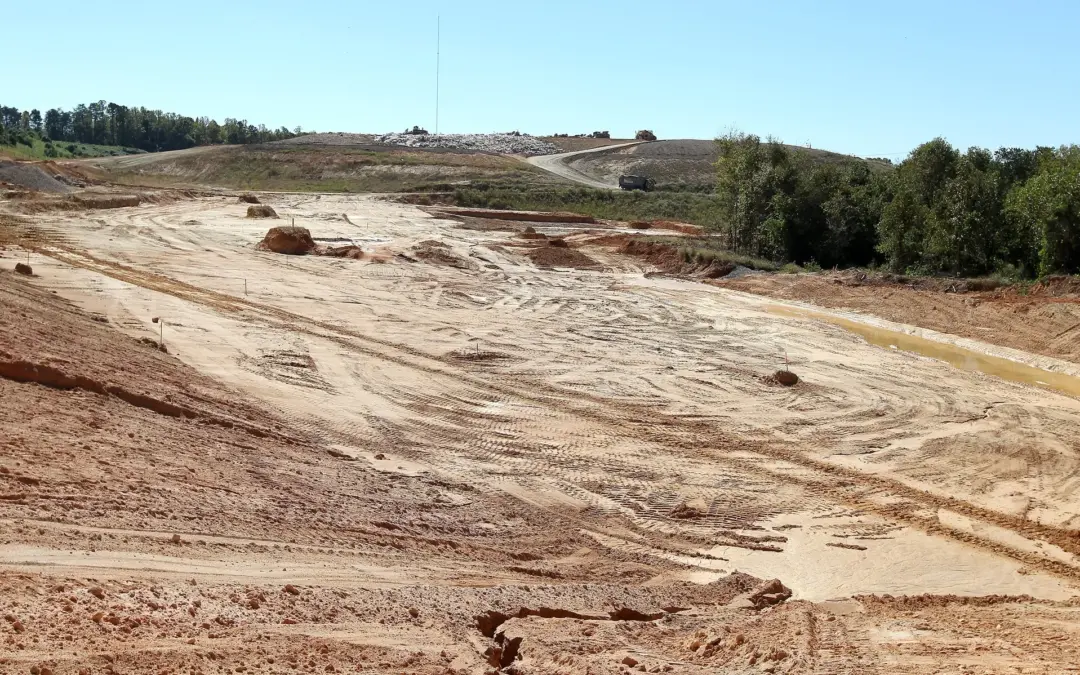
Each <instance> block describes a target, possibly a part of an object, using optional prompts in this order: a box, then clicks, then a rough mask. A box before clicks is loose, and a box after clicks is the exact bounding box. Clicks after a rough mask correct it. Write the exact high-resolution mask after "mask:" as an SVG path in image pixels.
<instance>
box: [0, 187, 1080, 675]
mask: <svg viewBox="0 0 1080 675" xmlns="http://www.w3.org/2000/svg"><path fill="white" fill-rule="evenodd" d="M258 198H259V200H260V201H261V202H263V203H266V204H268V205H270V206H272V207H273V208H274V209H275V211H277V212H278V213H279V214H280V215H281V217H282V219H287V220H288V221H289V222H291V221H292V219H294V218H295V219H296V222H297V225H298V226H303V227H307V228H308V229H310V231H311V233H312V236H313V239H314V241H316V242H327V243H328V242H333V243H336V244H353V245H357V246H361V247H362V248H363V250H364V251H365V257H364V259H363V260H349V259H337V258H326V257H314V256H303V257H294V256H283V255H278V254H274V253H269V252H261V251H257V250H256V249H255V245H256V244H257V242H258V241H259V240H260V239H261V237H262V236H263V234H264V233H265V226H263V225H259V226H257V227H256V226H255V225H253V224H252V223H251V221H249V220H248V219H246V218H245V217H244V213H245V211H246V206H247V205H246V204H244V203H240V202H238V201H237V199H236V196H235V195H225V196H206V197H199V198H191V199H185V200H179V201H171V202H169V203H162V204H144V205H141V206H138V207H131V208H119V209H111V210H108V211H102V212H93V213H81V212H67V211H65V212H59V213H49V214H43V215H33V216H26V217H24V218H22V219H20V220H5V221H4V223H3V224H0V244H2V245H5V246H9V247H12V248H11V250H7V251H2V252H0V253H2V255H0V267H2V268H4V269H5V270H7V269H10V267H12V266H13V265H14V263H15V261H16V260H18V261H22V260H23V259H24V253H23V251H21V250H18V249H16V248H14V244H15V243H17V242H20V241H21V242H31V243H32V244H33V245H34V246H35V247H36V251H35V252H34V253H33V254H32V259H31V263H32V264H33V267H34V272H35V274H36V275H37V276H35V277H32V278H23V277H16V276H15V275H14V274H13V273H10V272H7V271H5V272H4V273H3V274H0V305H2V306H3V307H4V309H5V311H4V312H2V313H0V352H2V353H0V361H2V362H3V364H4V365H3V372H4V373H5V375H4V376H3V377H0V402H2V405H0V415H2V418H0V424H2V428H4V429H5V435H4V436H2V437H0V443H2V446H0V450H2V453H0V513H2V516H0V617H3V618H4V620H3V621H2V622H0V645H2V648H0V672H13V673H27V672H30V669H31V668H32V667H36V668H38V673H39V675H40V674H41V673H43V672H46V671H45V668H47V669H48V671H49V672H53V673H61V674H64V675H67V674H69V673H72V674H73V673H78V672H79V671H80V670H86V669H89V670H90V671H91V672H93V673H98V672H110V671H112V672H119V673H127V674H130V673H160V672H162V671H168V672H174V673H176V672H183V673H200V672H201V673H207V674H209V673H217V672H225V671H232V672H234V673H236V672H240V673H247V672H261V673H286V672H288V673H292V672H340V671H347V672H356V671H358V670H360V671H361V672H376V673H387V674H389V673H401V672H412V673H432V674H434V673H447V672H449V673H487V672H491V671H501V672H505V673H534V674H541V673H543V674H546V673H552V672H563V673H574V674H578V675H585V673H593V674H596V673H612V674H614V673H624V672H627V671H628V670H635V671H638V672H641V671H642V670H644V671H645V672H675V673H694V674H698V673H700V674H704V673H715V672H860V673H864V672H869V673H897V672H900V673H930V672H938V671H940V670H942V669H948V668H953V669H955V668H956V667H957V665H958V664H959V665H963V666H964V667H965V668H971V669H973V670H975V671H976V672H1014V671H1015V670H1016V669H1020V670H1027V671H1029V672H1047V673H1053V672H1062V671H1063V670H1065V667H1066V665H1067V664H1072V663H1076V662H1077V659H1078V658H1080V653H1078V650H1080V641H1078V640H1077V639H1076V637H1077V635H1078V634H1080V629H1078V626H1080V622H1078V621H1077V614H1076V611H1077V600H1076V595H1077V588H1078V584H1080V559H1078V558H1077V556H1078V554H1080V537H1078V536H1077V532H1078V527H1080V521H1078V514H1077V509H1076V504H1077V490H1078V489H1080V486H1078V485H1077V484H1076V481H1075V480H1074V479H1073V477H1074V476H1075V475H1077V468H1076V467H1077V461H1078V460H1077V458H1078V456H1080V453H1078V451H1077V447H1076V441H1075V439H1076V437H1077V433H1076V432H1077V430H1078V428H1080V402H1078V401H1077V400H1076V399H1075V398H1073V397H1070V396H1067V395H1062V394H1058V393H1055V392H1053V391H1047V390H1044V389H1040V388H1037V387H1032V386H1025V385H1021V384H1017V383H1014V382H1009V381H1004V380H1000V379H997V378H993V377H990V376H987V375H983V374H981V373H975V372H966V371H961V370H957V369H955V368H952V367H951V366H948V365H947V364H945V363H942V362H940V361H937V360H933V359H927V358H922V357H918V356H915V355H912V354H907V353H903V352H899V351H895V350H889V349H881V348H878V347H875V346H873V345H871V344H867V343H866V342H864V341H863V340H861V339H860V338H858V337H857V336H854V335H852V334H850V333H848V332H846V331H843V330H841V329H839V328H837V327H835V326H831V325H829V324H827V323H822V322H819V321H814V320H808V319H796V318H792V317H789V316H782V315H777V314H776V313H774V312H773V311H772V306H773V305H775V304H776V303H775V301H769V300H765V299H763V298H760V297H756V296H753V295H748V294H743V293H735V292H732V291H729V290H725V289H718V288H714V287H710V286H708V285H704V284H700V283H689V282H685V281H680V280H675V279H669V278H662V277H658V276H654V275H648V276H646V275H644V274H642V272H646V271H651V267H650V266H648V265H647V264H644V263H643V262H642V261H641V260H640V259H638V258H636V257H635V258H631V257H627V256H624V255H621V254H619V253H617V252H614V251H612V250H611V248H610V246H608V247H605V246H602V245H600V244H599V239H600V238H601V237H602V236H603V235H605V233H595V234H587V233H586V230H588V229H589V228H590V227H592V226H591V225H590V224H586V223H539V222H537V223H531V224H530V226H531V227H533V228H534V229H535V232H533V233H531V234H534V235H541V234H542V235H545V236H546V237H547V241H549V242H550V241H552V240H562V241H564V242H566V243H567V246H566V248H563V247H562V246H550V244H549V245H548V248H551V249H558V250H563V251H574V252H577V253H580V254H581V255H584V256H588V258H589V259H590V260H591V261H595V264H592V263H590V267H593V268H594V269H589V270H584V269H573V268H569V269H568V268H566V267H560V266H558V265H554V266H553V267H552V268H550V269H549V268H548V267H545V266H544V265H543V263H544V262H545V261H540V263H541V264H536V263H534V262H533V261H532V260H530V259H529V253H530V252H531V251H533V250H535V247H536V246H537V244H536V242H537V241H540V240H539V239H536V240H530V239H524V238H522V237H519V236H516V235H517V234H518V233H519V232H518V230H517V224H515V223H511V222H509V221H492V222H491V224H490V226H489V227H484V228H479V227H472V226H471V225H472V223H458V222H455V221H450V220H444V219H439V218H435V217H431V216H430V215H428V214H425V213H423V212H421V211H419V210H417V209H415V208H413V207H410V206H407V205H402V204H394V203H388V202H380V201H376V200H373V199H369V198H359V197H356V196H351V195H275V194H260V195H258ZM606 234H607V235H610V234H612V232H611V231H610V230H609V231H607V232H606ZM590 241H593V242H594V243H589V242H590ZM369 252H370V256H368V255H367V254H368V253H369ZM50 291H53V292H55V294H54V293H52V292H50ZM61 298H65V299H68V300H70V301H72V302H74V303H77V305H78V307H79V308H81V309H76V308H75V307H74V306H73V305H70V304H67V303H65V302H64V301H63V300H61ZM155 317H157V318H158V319H159V321H158V322H157V323H155V322H154V321H153V319H154V318H155ZM162 321H164V323H162ZM105 322H107V323H105ZM159 330H163V331H164V336H165V344H166V346H167V348H168V350H169V353H168V354H165V353H163V352H160V351H158V350H157V349H155V348H154V347H153V346H152V344H147V340H149V341H150V342H152V341H153V340H154V338H155V336H156V335H157V334H158V333H157V332H158V331H159ZM784 361H789V362H790V365H791V368H792V370H793V371H795V372H796V373H797V374H798V375H799V377H800V382H799V383H798V384H797V385H795V386H793V387H781V386H779V385H776V384H775V383H773V382H772V381H771V380H770V379H769V376H770V375H771V374H772V373H773V372H775V371H776V370H777V368H778V367H779V365H780V364H781V363H783V362H784ZM737 571H738V572H739V573H736V572H737ZM772 578H778V579H780V582H776V583H771V582H769V581H768V580H770V579H772ZM781 582H782V583H781ZM890 596H891V597H890Z"/></svg>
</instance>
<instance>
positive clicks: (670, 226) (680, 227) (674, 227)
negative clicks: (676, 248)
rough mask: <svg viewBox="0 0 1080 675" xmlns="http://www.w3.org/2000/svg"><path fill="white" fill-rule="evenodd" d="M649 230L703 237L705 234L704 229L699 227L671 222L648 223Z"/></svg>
mask: <svg viewBox="0 0 1080 675" xmlns="http://www.w3.org/2000/svg"><path fill="white" fill-rule="evenodd" d="M649 225H650V227H651V229H654V230H669V231H671V232H681V233H683V234H694V235H703V234H705V228H704V227H701V226H700V225H691V224H690V223H679V222H675V221H673V220H654V221H652V222H651V223H649Z"/></svg>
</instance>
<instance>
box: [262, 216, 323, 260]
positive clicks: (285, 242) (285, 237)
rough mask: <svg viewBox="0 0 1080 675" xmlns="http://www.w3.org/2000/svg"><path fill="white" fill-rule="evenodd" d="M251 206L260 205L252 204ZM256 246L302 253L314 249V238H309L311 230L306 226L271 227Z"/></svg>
mask: <svg viewBox="0 0 1080 675" xmlns="http://www.w3.org/2000/svg"><path fill="white" fill-rule="evenodd" d="M251 208H260V207H254V206H253V207H251ZM261 208H270V207H268V206H267V207H261ZM249 211H250V209H249ZM256 248H258V249H259V250H260V251H271V252H273V253H284V254H286V255H304V254H305V253H309V252H311V251H312V250H314V249H315V240H314V239H312V238H311V232H309V231H308V229H307V228H306V227H295V226H291V225H286V226H283V227H271V228H270V229H269V231H267V233H266V236H265V237H263V240H262V241H261V242H259V244H258V246H257V247H256Z"/></svg>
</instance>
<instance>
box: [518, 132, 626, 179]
mask: <svg viewBox="0 0 1080 675" xmlns="http://www.w3.org/2000/svg"><path fill="white" fill-rule="evenodd" d="M645 142H646V141H634V142H632V143H620V144H618V145H605V146H602V147H599V148H589V149H588V150H576V151H574V152H564V153H561V154H558V155H537V156H535V157H527V158H525V161H526V162H528V163H529V164H532V165H533V166H538V167H540V168H541V169H544V170H545V171H549V172H551V173H553V174H555V175H556V176H561V177H562V178H565V179H567V180H571V181H574V182H575V183H580V184H581V185H585V186H587V187H591V188H596V189H598V190H617V189H619V184H618V183H617V182H616V183H607V182H605V181H601V180H598V179H596V178H593V177H592V176H589V175H587V174H584V173H582V172H581V171H578V170H577V169H575V168H574V167H572V166H570V165H569V163H568V162H570V161H571V160H573V159H577V158H580V157H582V156H584V155H588V154H590V153H595V152H603V151H607V150H612V149H614V148H626V147H629V146H632V145H640V144H642V143H645Z"/></svg>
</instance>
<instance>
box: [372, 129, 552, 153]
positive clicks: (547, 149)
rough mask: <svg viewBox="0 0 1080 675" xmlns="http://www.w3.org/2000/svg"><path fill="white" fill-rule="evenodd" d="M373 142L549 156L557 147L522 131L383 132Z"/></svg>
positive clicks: (413, 146)
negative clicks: (512, 132) (456, 132)
mask: <svg viewBox="0 0 1080 675" xmlns="http://www.w3.org/2000/svg"><path fill="white" fill-rule="evenodd" d="M375 141H376V142H378V143H385V144H386V145H401V146H405V147H409V148H449V149H454V150H475V151H479V152H495V153H499V154H503V155H553V154H555V153H557V152H559V147H558V146H556V145H554V144H553V143H548V142H547V141H543V140H540V139H539V138H536V137H534V136H529V135H527V134H522V135H520V136H518V135H516V134H403V133H394V134H383V135H381V136H376V137H375Z"/></svg>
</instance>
